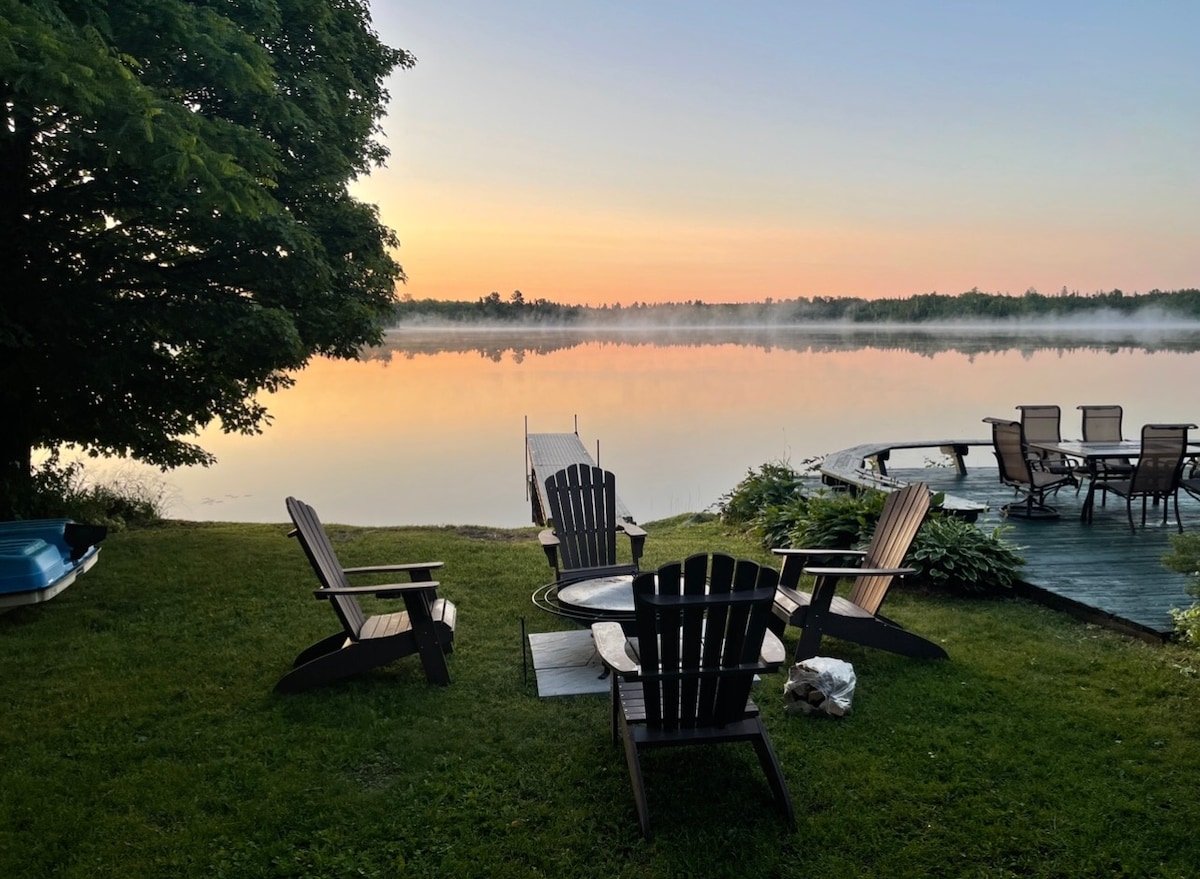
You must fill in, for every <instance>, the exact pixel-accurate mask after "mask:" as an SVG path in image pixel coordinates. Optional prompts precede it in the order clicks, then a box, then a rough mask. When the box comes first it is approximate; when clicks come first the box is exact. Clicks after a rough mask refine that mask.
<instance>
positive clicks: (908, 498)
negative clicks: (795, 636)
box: [771, 482, 946, 662]
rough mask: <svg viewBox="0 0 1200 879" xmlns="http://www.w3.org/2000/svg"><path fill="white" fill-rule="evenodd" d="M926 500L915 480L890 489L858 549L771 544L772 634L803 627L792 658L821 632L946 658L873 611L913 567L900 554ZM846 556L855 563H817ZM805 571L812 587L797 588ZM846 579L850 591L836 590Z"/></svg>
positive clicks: (809, 650) (816, 642)
mask: <svg viewBox="0 0 1200 879" xmlns="http://www.w3.org/2000/svg"><path fill="white" fill-rule="evenodd" d="M930 502H931V501H930V497H929V489H928V488H927V487H926V486H925V485H924V484H923V483H920V482H914V483H911V484H909V485H906V486H904V487H903V488H900V489H897V490H896V491H894V492H892V493H891V494H889V495H888V497H887V500H886V501H884V505H883V511H882V512H881V513H880V517H879V522H878V523H877V524H876V527H875V533H874V534H873V535H872V537H871V542H870V544H869V545H868V547H867V549H865V550H844V549H830V548H812V549H810V548H788V549H776V550H774V552H775V553H776V554H777V555H781V556H783V558H784V562H783V570H782V571H781V572H780V575H779V588H778V589H777V590H776V593H775V602H774V606H773V608H772V620H771V627H772V629H773V630H774V631H775V633H776V634H777V635H783V634H784V632H785V629H786V627H787V626H789V625H791V626H797V627H799V628H800V629H801V630H802V631H801V633H800V639H799V640H798V641H797V643H796V652H795V656H794V657H793V659H794V660H795V661H796V662H800V661H802V660H805V659H808V658H809V657H812V656H816V655H818V651H819V650H820V646H821V639H822V638H823V637H824V636H826V635H829V636H832V637H835V638H841V639H843V640H846V641H853V642H855V643H857V644H863V645H865V646H867V647H875V648H878V649H880V650H889V651H891V652H892V653H899V654H901V655H903V656H912V657H919V658H926V659H945V658H946V651H945V650H944V649H943V648H942V647H941V646H940V645H938V644H935V643H933V642H932V641H930V640H928V639H927V638H923V637H921V636H920V635H917V634H915V633H913V632H910V631H908V630H907V629H905V628H904V627H903V626H902V625H900V624H899V623H897V622H895V621H894V620H890V619H888V618H887V617H885V616H884V615H883V614H881V613H880V612H879V610H880V607H881V606H882V604H883V601H884V599H885V598H886V597H887V593H888V590H889V589H890V588H891V586H892V584H893V583H894V582H895V579H896V578H897V577H901V576H904V575H905V574H911V573H913V569H912V568H906V567H904V557H905V556H906V555H907V554H908V550H909V548H910V547H911V545H912V542H913V540H914V538H915V537H916V535H917V532H918V531H919V530H920V527H921V523H922V522H923V521H924V520H925V515H926V513H928V511H929V507H930ZM849 557H852V558H857V559H858V564H855V565H850V564H845V563H843V565H844V566H842V567H831V566H829V565H827V564H825V563H824V562H823V560H825V559H843V558H849ZM814 562H816V563H817V564H813V563H814ZM805 574H811V575H812V576H813V577H814V583H813V590H812V592H811V593H808V592H802V591H800V581H801V578H802V576H803V575H805ZM846 579H849V580H853V581H854V585H853V586H852V587H851V589H850V593H849V595H847V596H841V595H838V594H837V585H838V583H839V582H840V581H841V580H846Z"/></svg>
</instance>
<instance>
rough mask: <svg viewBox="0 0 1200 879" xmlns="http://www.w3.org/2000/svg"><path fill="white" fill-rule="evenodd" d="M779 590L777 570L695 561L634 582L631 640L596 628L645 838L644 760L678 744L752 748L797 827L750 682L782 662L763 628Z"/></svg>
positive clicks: (726, 559) (741, 562)
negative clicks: (633, 653)
mask: <svg viewBox="0 0 1200 879" xmlns="http://www.w3.org/2000/svg"><path fill="white" fill-rule="evenodd" d="M778 582H779V575H778V573H777V572H776V571H775V570H774V569H773V568H770V567H766V566H761V565H758V564H757V563H755V562H753V561H750V560H748V559H738V560H735V559H734V558H733V557H732V556H728V555H723V554H720V553H714V554H713V555H711V556H709V555H706V554H699V555H693V556H691V557H689V558H687V559H685V560H684V561H682V562H673V563H671V564H667V565H664V566H662V567H661V568H659V569H658V571H657V573H653V572H644V573H641V574H638V575H637V576H636V577H634V580H633V590H634V592H633V594H634V617H635V621H634V623H633V627H632V628H633V634H634V638H635V640H633V641H630V642H627V641H626V634H625V630H624V629H623V628H622V626H621V624H619V623H615V622H602V623H596V624H595V625H593V626H592V632H593V636H594V638H595V642H596V647H597V650H598V651H599V653H600V656H601V658H602V659H603V660H604V663H605V665H606V666H607V667H608V668H609V669H610V670H611V671H612V672H613V690H612V698H613V706H612V707H613V739H614V741H615V740H616V738H617V732H618V728H619V730H620V733H621V735H622V737H623V738H624V741H625V756H626V762H627V764H628V766H629V774H630V780H631V782H632V785H633V793H634V800H635V803H636V806H637V812H638V821H639V823H640V825H641V828H642V832H643V833H644V834H645V835H646V836H649V835H650V818H649V807H648V803H647V799H646V789H645V783H644V780H643V777H642V768H641V752H642V751H643V750H646V749H648V748H659V747H667V746H674V745H698V744H717V743H721V742H735V741H750V742H751V743H753V745H754V748H755V751H756V753H757V754H758V758H759V763H760V765H761V766H762V768H763V771H764V773H765V774H766V776H767V781H768V783H769V784H770V786H771V790H772V792H773V793H774V796H775V799H776V802H777V804H778V805H779V806H780V808H781V809H782V811H783V812H784V814H785V815H786V816H787V818H788V820H789V822H793V823H794V820H795V816H794V813H793V810H792V802H791V796H790V795H789V793H788V790H787V784H786V782H785V781H784V779H783V770H782V768H781V766H780V765H779V761H778V759H777V758H776V756H775V752H774V748H773V747H772V745H771V740H770V737H769V736H768V735H767V731H766V727H765V726H764V725H763V722H762V718H761V717H760V716H759V709H758V706H757V705H755V704H754V702H753V701H752V700H751V699H750V689H751V686H752V685H753V683H754V679H755V675H759V674H765V673H767V672H773V671H775V670H776V669H778V668H779V666H780V665H781V664H782V663H783V660H784V656H785V654H784V651H783V645H782V644H781V643H780V642H779V640H778V639H777V638H776V637H775V636H774V635H773V634H771V633H770V632H769V631H768V627H767V623H768V620H769V619H770V617H771V605H772V602H773V601H774V597H775V590H776V587H777V585H778ZM632 645H636V646H635V647H633V649H634V650H636V659H635V658H633V657H632V656H631V652H630V647H631V646H632Z"/></svg>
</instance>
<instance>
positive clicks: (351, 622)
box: [285, 497, 432, 640]
mask: <svg viewBox="0 0 1200 879" xmlns="http://www.w3.org/2000/svg"><path fill="white" fill-rule="evenodd" d="M285 503H286V506H287V510H288V515H289V516H290V517H291V519H292V524H293V525H295V526H296V533H295V536H296V537H297V538H298V539H299V541H300V546H301V547H302V548H303V550H304V555H305V556H306V557H307V558H308V562H309V564H310V565H312V569H313V571H314V572H315V573H316V575H317V580H318V581H320V583H321V586H322V588H324V589H329V590H333V589H342V588H348V587H349V586H350V581H349V580H347V579H346V574H345V572H344V571H343V570H342V564H341V562H339V561H338V559H337V555H336V554H335V553H334V551H333V545H332V544H331V543H330V542H329V536H328V535H327V534H326V533H325V527H324V526H323V525H322V524H321V520H320V518H318V516H317V511H316V510H314V509H313V508H312V507H311V506H309V505H308V504H306V503H305V502H304V501H301V500H297V499H296V498H291V497H290V498H288V499H287V501H286V502H285ZM430 579H432V577H431V578H430ZM329 603H330V604H331V605H332V606H333V610H334V613H336V614H337V618H338V619H339V620H340V621H341V623H342V627H343V628H344V629H345V630H346V635H347V636H348V637H350V638H352V639H353V640H358V636H359V635H360V634H361V632H362V627H363V624H364V623H365V622H366V621H367V616H366V614H364V613H363V609H362V605H360V604H359V603H358V600H357V599H355V598H353V597H352V596H350V595H338V594H336V593H334V594H331V595H330V597H329Z"/></svg>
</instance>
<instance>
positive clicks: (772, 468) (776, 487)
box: [716, 461, 803, 525]
mask: <svg viewBox="0 0 1200 879" xmlns="http://www.w3.org/2000/svg"><path fill="white" fill-rule="evenodd" d="M802 483H803V477H802V476H801V475H800V473H799V472H797V471H796V470H794V469H792V467H791V466H790V465H788V464H786V463H784V462H782V461H776V462H768V463H766V464H763V465H762V466H761V467H759V468H758V472H757V473H756V472H755V471H754V470H750V471H749V472H748V473H747V474H746V477H745V478H744V479H743V480H742V481H741V482H739V483H738V484H737V485H736V486H734V488H733V490H732V491H730V492H729V493H728V494H724V495H721V497H720V499H719V500H718V501H717V503H716V507H717V512H718V514H719V515H720V517H721V521H722V522H724V523H725V524H727V525H751V524H753V523H754V521H755V520H756V519H757V518H758V517H759V516H760V515H761V514H762V513H763V511H765V510H766V509H767V508H768V507H784V506H787V505H788V504H789V503H791V502H792V501H793V500H795V499H796V498H797V497H798V496H799V493H800V486H801V484H802Z"/></svg>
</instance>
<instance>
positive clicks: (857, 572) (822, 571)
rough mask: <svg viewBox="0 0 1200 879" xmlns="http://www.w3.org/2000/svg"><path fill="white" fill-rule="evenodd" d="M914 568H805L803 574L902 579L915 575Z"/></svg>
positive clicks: (915, 570)
mask: <svg viewBox="0 0 1200 879" xmlns="http://www.w3.org/2000/svg"><path fill="white" fill-rule="evenodd" d="M916 572H917V569H916V568H805V569H804V573H806V574H812V575H813V576H814V577H880V576H883V575H885V574H891V575H893V576H897V577H902V576H904V575H905V574H915V573H916Z"/></svg>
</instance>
